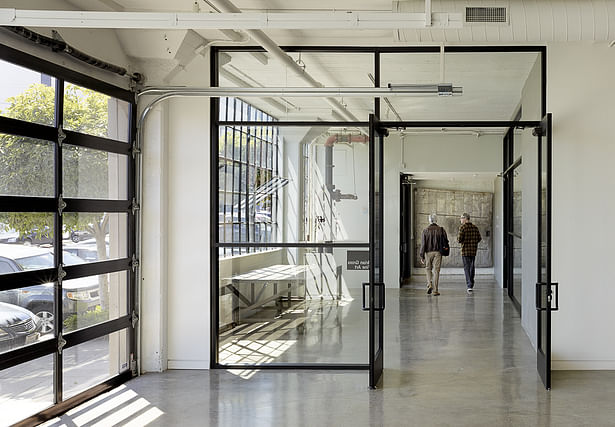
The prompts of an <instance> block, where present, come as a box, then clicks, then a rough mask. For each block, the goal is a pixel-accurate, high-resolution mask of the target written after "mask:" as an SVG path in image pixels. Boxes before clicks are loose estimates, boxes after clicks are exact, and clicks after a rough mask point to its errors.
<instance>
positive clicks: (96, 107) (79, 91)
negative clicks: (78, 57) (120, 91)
mask: <svg viewBox="0 0 615 427" xmlns="http://www.w3.org/2000/svg"><path fill="white" fill-rule="evenodd" d="M64 129H68V130H72V131H75V132H81V133H85V134H87V135H94V136H101V137H104V138H110V139H115V140H118V141H122V142H128V140H129V130H130V104H129V103H128V102H126V101H121V100H119V99H116V98H112V97H110V96H108V95H104V94H102V93H99V92H96V91H94V90H91V89H86V88H84V87H80V86H77V85H74V84H72V83H67V84H66V86H65V87H64Z"/></svg>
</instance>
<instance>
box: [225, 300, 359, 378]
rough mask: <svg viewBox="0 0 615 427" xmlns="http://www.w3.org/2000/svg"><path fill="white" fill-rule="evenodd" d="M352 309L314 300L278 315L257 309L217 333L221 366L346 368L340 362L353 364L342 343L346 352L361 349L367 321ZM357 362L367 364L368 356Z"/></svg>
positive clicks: (348, 304)
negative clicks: (323, 365)
mask: <svg viewBox="0 0 615 427" xmlns="http://www.w3.org/2000/svg"><path fill="white" fill-rule="evenodd" d="M352 304H353V303H352V302H350V301H341V300H330V299H329V300H325V299H323V300H321V299H314V300H304V301H300V302H297V303H295V304H294V305H292V306H291V307H290V308H287V309H285V310H284V311H281V312H276V309H274V308H271V309H266V310H261V311H260V312H258V313H256V314H255V315H254V316H252V317H250V318H247V319H243V320H242V321H243V322H245V323H243V324H241V325H239V326H237V327H235V328H232V329H230V330H228V331H226V332H224V333H222V334H220V355H219V358H220V359H219V360H220V363H221V364H225V365H239V364H246V365H248V364H269V363H345V362H346V360H345V358H353V359H356V356H354V355H353V354H351V353H350V352H348V354H346V353H345V351H344V342H345V340H346V341H348V342H347V347H348V348H349V349H350V350H352V349H353V348H355V347H356V344H358V345H359V346H361V345H366V342H365V336H364V330H363V329H361V327H362V325H363V324H364V325H367V316H366V315H365V313H362V312H361V309H360V307H358V305H357V304H356V303H355V304H354V306H353V305H352ZM355 311H357V313H354V312H355ZM362 318H363V319H362ZM353 319H354V320H353ZM361 334H362V335H363V336H362V337H361ZM355 338H356V339H357V341H358V343H355V344H354V345H353V343H351V342H350V341H354V340H355ZM365 348H367V347H365ZM352 351H353V350H352ZM362 359H363V363H366V362H367V355H366V354H364V355H363V358H362ZM356 362H357V361H356V360H355V361H354V363H356ZM250 372H253V371H250Z"/></svg>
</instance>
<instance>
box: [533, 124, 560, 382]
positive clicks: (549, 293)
mask: <svg viewBox="0 0 615 427" xmlns="http://www.w3.org/2000/svg"><path fill="white" fill-rule="evenodd" d="M552 121H553V120H552V115H551V113H548V114H546V115H545V116H544V118H543V119H542V122H541V125H540V127H538V128H536V129H535V134H536V136H537V137H538V182H537V184H538V218H537V219H538V233H537V235H538V239H537V245H538V257H537V258H538V259H537V277H536V279H537V280H536V315H537V319H536V331H537V334H536V366H537V369H538V374H539V375H540V379H541V380H542V382H543V384H544V386H545V388H546V389H547V390H550V389H551V311H555V310H558V309H559V307H558V298H557V283H552V282H551V190H552V176H551V171H552V146H553V140H552Z"/></svg>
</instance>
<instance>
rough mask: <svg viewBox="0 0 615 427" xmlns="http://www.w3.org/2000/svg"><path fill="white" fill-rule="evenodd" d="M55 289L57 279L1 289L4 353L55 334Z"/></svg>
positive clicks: (0, 323) (0, 346)
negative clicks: (54, 281) (52, 281)
mask: <svg viewBox="0 0 615 427" xmlns="http://www.w3.org/2000/svg"><path fill="white" fill-rule="evenodd" d="M53 293H54V291H53V283H45V284H42V285H36V286H28V287H24V288H19V289H10V290H8V291H0V353H4V352H7V351H11V350H15V349H16V348H21V347H25V346H28V345H30V344H34V343H36V342H38V341H39V340H41V339H46V338H53V335H52V334H49V335H46V334H48V333H49V332H52V331H53V307H54V304H53ZM49 316H51V318H50V317H49Z"/></svg>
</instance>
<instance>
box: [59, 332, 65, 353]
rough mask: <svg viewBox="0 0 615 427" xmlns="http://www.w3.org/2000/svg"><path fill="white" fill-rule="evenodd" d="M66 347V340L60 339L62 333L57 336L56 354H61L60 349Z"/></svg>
mask: <svg viewBox="0 0 615 427" xmlns="http://www.w3.org/2000/svg"><path fill="white" fill-rule="evenodd" d="M65 345H66V340H65V339H64V338H63V337H62V333H61V332H60V334H59V335H58V354H62V349H63V348H64V346H65Z"/></svg>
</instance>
